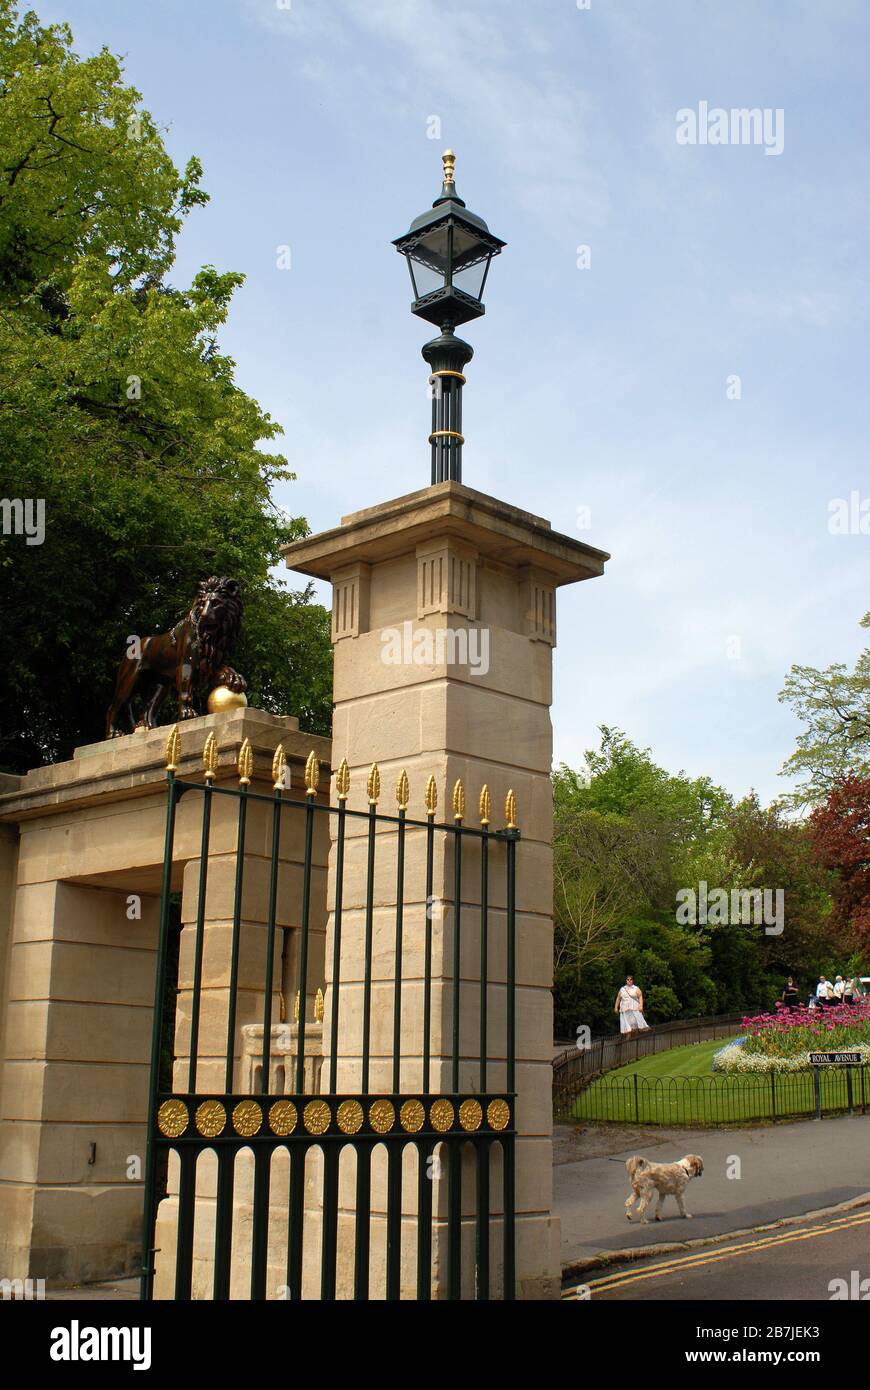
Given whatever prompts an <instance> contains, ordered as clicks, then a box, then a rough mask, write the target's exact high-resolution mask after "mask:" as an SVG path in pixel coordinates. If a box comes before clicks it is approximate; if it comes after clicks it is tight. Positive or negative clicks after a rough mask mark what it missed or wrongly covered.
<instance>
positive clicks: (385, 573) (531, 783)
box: [285, 482, 608, 1298]
mask: <svg viewBox="0 0 870 1390" xmlns="http://www.w3.org/2000/svg"><path fill="white" fill-rule="evenodd" d="M285 558H286V560H287V564H288V566H289V567H290V568H291V569H294V570H297V571H300V572H301V573H303V574H306V575H311V576H316V577H318V578H323V579H329V580H330V581H331V582H332V585H333V594H334V603H333V623H332V636H333V642H334V648H335V684H334V698H335V718H334V724H333V764H334V766H337V765H338V764H339V762H340V760H341V759H342V758H346V759H347V762H348V765H349V767H350V774H351V790H350V796H349V799H348V806H349V807H352V808H354V809H358V810H363V809H365V807H366V804H367V796H366V778H367V774H368V771H369V768H370V767H371V764H372V763H373V762H377V763H378V765H379V768H380V773H381V779H382V788H383V792H382V799H381V809H383V810H384V811H385V812H386V813H387V814H394V813H395V809H396V803H395V800H394V797H393V794H392V793H393V787H394V786H395V784H396V780H397V778H398V777H399V775H400V773H401V772H402V771H403V770H405V771H407V774H408V777H409V780H410V785H411V802H410V808H409V815H410V816H413V817H416V818H417V819H423V818H424V815H425V812H424V807H423V792H424V787H425V784H426V781H427V779H428V777H429V776H430V775H433V776H434V778H435V781H436V785H437V790H438V796H439V807H440V810H439V819H440V818H442V817H443V818H444V819H447V820H449V819H450V817H451V814H452V811H451V803H450V797H451V792H452V788H453V786H454V784H455V782H456V781H457V779H461V780H462V782H463V784H464V787H465V789H466V795H467V812H466V819H467V822H468V823H469V824H478V820H477V802H478V796H479V793H480V789H481V787H482V786H483V785H484V784H486V785H487V786H488V787H489V789H490V792H491V795H492V804H493V818H492V820H493V825H494V826H496V827H497V826H502V825H504V824H505V822H504V817H503V812H502V807H503V804H504V798H505V794H506V792H507V791H508V789H509V788H513V790H514V791H515V793H516V798H517V804H518V808H519V810H518V817H517V823H518V825H519V827H520V829H521V832H522V840H521V842H520V844H519V846H518V849H517V919H516V924H517V993H516V1017H517V1074H516V1085H517V1096H518V1099H517V1129H518V1134H519V1138H518V1145H517V1185H516V1198H517V1290H518V1293H519V1296H520V1297H526V1298H540V1297H555V1296H556V1295H557V1294H558V1289H559V1262H558V1249H559V1241H558V1228H557V1223H556V1221H555V1219H554V1218H553V1217H552V1216H551V1210H550V1209H551V1183H552V1145H551V1127H552V1125H551V1114H552V1110H551V1065H550V1062H551V1056H552V1039H553V1033H552V996H551V986H552V965H553V925H552V885H553V875H552V853H551V841H552V804H551V789H550V770H551V759H552V733H551V724H550V715H549V706H550V702H551V688H552V649H553V647H554V645H555V642H556V612H555V591H556V589H557V588H558V587H560V586H561V585H565V584H571V583H575V582H577V581H579V580H583V579H589V578H592V577H594V576H596V575H600V574H601V573H602V572H603V568H604V562H605V561H606V559H607V558H608V557H607V555H606V554H605V553H604V552H602V551H599V550H595V549H593V548H592V547H591V546H588V545H585V544H582V543H580V542H578V541H576V540H573V539H572V538H570V537H568V536H562V535H559V534H557V533H555V532H553V531H552V530H551V528H550V526H549V523H548V522H546V521H544V520H543V519H542V518H540V517H536V516H533V515H531V514H530V513H528V512H524V511H521V510H519V509H517V508H515V507H512V506H509V505H507V504H506V503H503V502H499V501H497V500H496V499H494V498H491V497H487V496H484V495H483V494H481V493H478V492H475V491H473V490H472V489H471V488H467V487H464V486H463V485H462V484H459V483H453V482H446V483H439V484H436V485H435V486H433V487H429V488H425V489H423V490H421V491H420V492H416V493H412V494H410V495H408V496H406V497H400V498H397V499H395V500H394V501H390V502H386V503H384V504H382V505H381V506H377V507H372V508H369V509H367V510H365V511H362V512H356V513H354V514H353V515H351V516H347V517H344V518H343V520H342V523H341V525H340V526H339V527H336V528H335V529H334V530H332V531H328V532H325V533H322V534H321V535H317V536H312V537H309V538H307V539H305V540H302V541H298V542H296V543H294V544H293V545H291V546H288V547H287V549H286V550H285ZM365 831H366V827H365V824H364V823H363V822H362V821H360V820H354V821H352V822H349V825H348V840H347V852H346V860H345V877H344V899H343V907H344V912H343V929H342V965H341V989H340V1014H339V1017H340V1030H339V1046H338V1057H337V1067H336V1074H335V1075H334V1076H333V1075H331V1074H330V1068H329V1065H328V1064H327V1063H325V1064H324V1072H323V1089H324V1090H325V1091H326V1090H329V1091H338V1092H341V1091H344V1090H352V1089H354V1088H356V1087H358V1086H359V1085H360V1079H361V1037H362V993H363V944H362V943H363V935H364V930H365V903H366V881H367V853H366V843H365ZM394 841H395V832H394V831H393V830H392V829H391V828H387V829H385V830H383V831H380V832H379V833H378V835H377V840H376V845H377V848H376V869H375V895H374V902H375V910H374V920H373V939H374V951H373V962H374V965H373V977H374V978H373V986H372V1005H373V1008H372V1031H371V1054H370V1055H371V1069H370V1078H369V1089H370V1090H371V1091H377V1090H379V1089H385V1090H388V1091H391V1090H392V1084H391V1079H390V1078H391V1070H392V1059H393V1046H392V1000H393V974H392V965H393V959H394V958H393V939H394V934H395V907H394V904H395V896H394V894H395V869H394V864H395V852H394V850H395V844H394ZM424 844H425V834H424V832H410V833H409V835H408V842H407V847H406V881H405V928H404V942H403V949H404V959H403V979H404V988H403V1016H402V1033H401V1053H402V1068H401V1089H403V1090H406V1091H407V1090H414V1089H417V1088H419V1087H420V1085H421V1080H422V1060H421V1059H422V991H423V966H422V942H423V934H424V929H425V920H426V910H427V904H426V892H425V874H424V853H425V849H424ZM463 852H464V855H465V862H464V865H463V880H462V883H463V889H462V903H463V908H462V912H463V923H465V922H466V920H472V921H473V919H474V917H475V910H476V911H477V917H478V918H479V901H480V899H479V884H480V869H479V849H477V848H476V847H474V846H471V845H467V847H466V848H465V849H464V851H463ZM503 856H504V849H503V847H502V846H500V845H496V846H493V847H492V881H491V886H490V895H489V904H490V927H489V934H490V961H489V978H490V981H491V988H490V992H489V1011H488V1018H489V1028H488V1054H489V1057H490V1059H491V1060H490V1065H489V1069H488V1077H487V1083H488V1086H489V1088H490V1089H491V1090H495V1089H498V1088H503V1087H504V1086H505V1082H506V1074H505V1056H506V1051H505V1041H504V1039H505V1002H506V988H505V982H506V958H505V939H504V928H505V921H506V898H505V877H504V858H503ZM334 880H335V847H333V851H332V854H331V858H330V901H331V903H332V901H333V900H334V891H335V881H334ZM453 895H454V884H453V858H452V847H450V850H449V851H448V852H447V853H445V851H444V846H443V842H441V837H439V849H438V852H437V854H436V862H435V866H434V883H433V902H432V903H431V904H430V905H429V908H430V911H431V913H432V920H433V1023H432V1033H431V1039H432V1055H433V1061H432V1071H431V1077H430V1086H431V1089H432V1090H433V1091H434V1090H437V1089H446V1090H449V1089H451V1081H450V1054H451V1027H452V1011H453V993H452V990H453V985H452V951H453V930H454V922H453V905H452V903H453ZM333 929H334V919H333V917H332V916H330V919H329V925H328V928H327V942H326V971H327V990H326V1023H325V1026H326V1030H327V1033H328V1030H329V1024H330V1017H331V1010H332V1008H333V998H332V993H333V992H332V988H331V979H330V972H331V961H332V947H333ZM461 939H462V944H463V954H462V962H461V977H462V981H463V984H462V992H461V1009H460V1020H461V1021H460V1053H461V1064H460V1089H464V1088H467V1089H470V1090H476V1089H478V1085H479V1065H478V1056H479V1052H478V1046H477V1038H478V1028H479V1013H478V1009H479V985H478V981H479V978H480V976H479V956H478V955H477V940H478V939H477V937H476V934H475V931H474V929H473V928H471V929H468V930H466V928H465V926H464V925H463V933H462V938H461ZM376 1167H377V1165H375V1169H376ZM381 1187H382V1174H380V1173H379V1172H377V1171H375V1170H373V1210H374V1211H378V1210H383V1206H382V1205H381V1206H380V1207H379V1205H378V1203H379V1200H380V1198H379V1196H378V1193H379V1189H381ZM443 1187H444V1184H443V1183H442V1182H439V1181H438V1180H437V1179H436V1182H435V1192H434V1194H433V1202H434V1210H435V1211H436V1213H437V1214H438V1222H437V1223H436V1231H435V1237H434V1249H435V1256H434V1267H435V1273H434V1292H435V1295H436V1296H439V1295H440V1294H442V1293H443V1289H444V1277H443V1272H442V1269H443V1266H442V1262H441V1259H440V1255H439V1251H440V1248H441V1246H442V1244H443V1216H444V1212H445V1202H444V1195H445V1194H444V1191H443ZM496 1193H497V1188H496V1187H494V1190H493V1204H492V1211H493V1213H494V1215H495V1217H496V1224H497V1217H498V1214H499V1212H500V1210H501V1206H500V1195H496ZM403 1207H404V1210H405V1211H409V1212H411V1213H413V1210H414V1190H413V1184H411V1187H410V1190H409V1188H408V1185H407V1184H406V1188H405V1195H404V1198H403ZM464 1210H466V1211H467V1212H468V1214H469V1215H468V1223H467V1227H466V1228H465V1229H464V1232H463V1244H464V1246H467V1249H468V1250H469V1251H470V1250H471V1243H472V1234H473V1232H472V1220H471V1212H472V1211H473V1206H472V1204H471V1199H470V1194H469V1202H468V1204H467V1205H465V1203H464ZM352 1216H353V1191H352V1187H351V1185H350V1184H349V1183H348V1184H347V1185H344V1184H343V1185H342V1213H341V1221H340V1231H341V1230H342V1229H343V1227H344V1226H347V1227H349V1228H352ZM381 1247H382V1240H381V1238H380V1235H379V1232H378V1231H377V1229H375V1230H373V1234H372V1249H373V1268H372V1288H373V1289H375V1288H377V1287H379V1284H380V1273H381V1271H380V1269H379V1267H378V1260H379V1257H378V1254H377V1251H378V1250H379V1249H380V1248H381ZM350 1249H351V1242H350V1236H349V1238H348V1242H346V1243H344V1244H341V1243H340V1265H339V1287H347V1285H348V1270H347V1268H346V1265H347V1261H348V1260H349V1259H350V1253H349V1252H350ZM494 1262H495V1256H494ZM463 1264H464V1268H465V1271H466V1282H467V1279H468V1277H470V1275H469V1273H468V1272H469V1264H470V1260H469V1258H464V1259H463ZM413 1278H414V1274H413V1267H412V1266H409V1269H408V1272H407V1274H406V1275H404V1276H403V1296H404V1295H405V1294H407V1296H413ZM408 1281H410V1283H409V1282H408ZM472 1295H473V1290H471V1289H470V1287H469V1288H465V1289H464V1296H472Z"/></svg>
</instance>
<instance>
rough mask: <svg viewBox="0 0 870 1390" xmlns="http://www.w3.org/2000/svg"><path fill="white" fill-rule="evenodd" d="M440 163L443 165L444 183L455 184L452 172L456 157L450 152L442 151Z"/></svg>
mask: <svg viewBox="0 0 870 1390" xmlns="http://www.w3.org/2000/svg"><path fill="white" fill-rule="evenodd" d="M441 163H442V164H443V165H444V182H445V183H453V182H455V178H454V173H453V171H454V169H455V167H456V155H455V154H454V153H453V151H452V150H445V151H444V153H443V154H442V156H441Z"/></svg>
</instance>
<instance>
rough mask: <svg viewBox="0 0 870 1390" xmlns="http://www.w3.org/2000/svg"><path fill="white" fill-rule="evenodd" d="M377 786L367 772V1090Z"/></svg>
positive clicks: (364, 1062) (364, 1067)
mask: <svg viewBox="0 0 870 1390" xmlns="http://www.w3.org/2000/svg"><path fill="white" fill-rule="evenodd" d="M377 793H378V788H377V787H376V785H375V783H374V781H373V774H371V773H370V774H369V788H368V795H369V834H368V861H367V865H366V925H365V956H364V963H363V1020H362V1023H363V1034H362V1081H361V1083H360V1088H361V1090H363V1091H367V1090H368V1088H369V1048H370V1046H371V1036H372V928H373V920H374V897H375V838H376V836H375V822H376V820H377V816H376V813H375V805H376V801H375V800H374V799H373V797H374V798H376V797H377Z"/></svg>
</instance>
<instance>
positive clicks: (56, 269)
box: [0, 0, 331, 771]
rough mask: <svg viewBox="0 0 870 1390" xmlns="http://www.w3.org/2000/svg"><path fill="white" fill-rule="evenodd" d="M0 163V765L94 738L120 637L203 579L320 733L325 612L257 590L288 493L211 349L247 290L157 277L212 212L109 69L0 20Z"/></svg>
mask: <svg viewBox="0 0 870 1390" xmlns="http://www.w3.org/2000/svg"><path fill="white" fill-rule="evenodd" d="M0 152H2V153H0V496H2V498H4V499H7V500H8V501H11V503H12V504H13V505H12V507H6V508H5V509H4V515H3V523H4V524H3V532H4V534H2V535H0V584H2V594H3V600H2V602H3V616H2V623H0V766H2V767H5V768H7V769H8V770H10V771H18V770H23V769H25V768H27V767H29V766H32V765H33V764H34V763H38V762H42V761H45V760H52V759H56V758H60V757H65V756H68V755H69V753H70V751H71V749H72V748H73V747H74V746H75V745H76V744H77V743H81V742H86V741H88V740H90V739H97V738H100V737H102V721H103V712H104V710H105V708H106V705H107V704H108V701H109V698H110V695H111V687H112V682H113V680H114V673H115V670H116V667H117V664H118V661H119V659H120V656H121V654H122V652H123V650H124V644H125V641H126V639H127V637H129V636H131V635H133V634H136V635H140V636H145V635H147V634H148V633H150V632H153V631H157V630H160V629H164V628H166V627H168V626H170V625H171V624H172V623H173V622H174V621H175V620H176V619H177V618H178V617H179V616H180V615H181V614H182V613H184V612H185V611H186V610H187V608H188V607H189V604H190V601H191V598H192V596H193V593H194V589H195V585H196V582H197V580H198V579H200V578H201V577H203V576H205V575H207V574H210V573H223V574H230V575H232V576H233V577H235V578H238V579H240V580H241V581H242V584H243V592H244V598H245V605H246V608H245V621H244V630H243V638H242V642H241V644H240V647H239V650H238V651H237V652H236V655H235V658H234V660H235V664H236V665H237V666H238V668H239V669H240V670H241V671H242V672H243V673H244V674H245V675H246V676H247V678H248V681H249V684H250V687H251V691H250V698H251V699H252V702H253V703H255V704H258V705H260V706H261V707H263V708H266V709H271V710H274V711H276V712H280V713H294V714H298V715H299V716H300V718H301V721H302V724H303V727H307V728H309V729H312V730H316V731H318V732H325V731H327V730H328V727H329V722H330V713H331V694H330V685H331V677H330V668H331V661H330V652H329V623H328V617H327V614H326V613H325V610H324V609H323V608H322V607H320V606H318V605H316V604H314V603H313V602H311V594H310V591H309V590H305V591H303V592H301V593H293V592H290V591H289V590H288V589H287V588H286V586H285V585H284V584H283V583H281V582H280V581H276V580H275V579H273V578H272V577H270V574H269V570H270V567H271V566H273V565H275V564H276V563H277V562H278V560H279V551H280V547H281V545H282V544H284V543H286V542H287V541H289V540H292V539H294V538H296V537H298V536H300V535H304V534H305V533H306V531H307V527H306V524H305V522H304V521H303V520H302V519H298V518H297V519H294V518H290V517H285V516H283V515H281V514H280V513H279V512H278V511H277V510H276V508H275V507H274V506H273V504H272V502H271V492H272V488H273V486H274V485H275V483H277V482H279V481H281V480H286V479H290V478H292V477H293V476H294V475H293V474H292V473H291V472H290V471H289V468H288V465H287V461H286V459H285V458H284V457H283V456H282V455H280V454H277V453H264V452H262V450H261V448H260V446H261V444H262V443H264V442H268V441H271V440H273V439H274V438H275V437H276V436H277V435H278V434H280V433H281V430H280V426H279V425H278V424H276V422H275V421H273V420H272V419H271V418H270V417H269V415H268V414H266V413H265V412H263V411H262V410H261V409H260V407H259V405H258V404H257V402H256V401H254V400H253V399H251V397H249V396H248V395H246V394H245V393H244V392H243V391H241V390H240V389H239V387H238V386H237V385H236V384H235V381H234V369H235V364H234V362H233V360H232V359H231V358H230V357H228V356H226V355H225V354H223V353H221V351H220V348H219V345H218V334H219V330H220V328H221V326H222V324H223V323H224V322H225V320H226V317H227V313H228V310H229V305H230V300H231V297H232V295H233V292H234V291H235V290H236V289H237V288H238V286H239V285H240V284H241V283H242V280H243V276H241V275H239V274H236V273H233V272H224V273H221V272H218V271H217V270H216V269H215V268H214V267H212V266H206V267H204V268H203V269H202V270H201V271H200V272H199V273H198V274H197V275H196V276H195V277H194V279H193V283H192V284H191V285H190V286H189V287H188V288H186V289H184V288H178V287H176V286H173V285H172V284H170V283H169V281H168V279H167V276H168V273H169V271H170V269H171V266H172V263H173V258H174V251H175V239H176V236H177V234H178V231H179V229H180V227H181V225H182V222H183V219H184V217H185V216H186V215H187V214H188V213H189V212H190V210H191V209H192V208H194V207H196V206H198V205H201V204H204V203H205V202H206V201H207V195H206V194H205V193H203V192H202V191H201V189H200V187H199V179H200V174H201V170H200V166H199V163H198V161H197V160H196V159H195V158H194V159H191V160H189V162H188V164H187V167H186V169H185V170H184V172H179V170H178V169H177V168H176V167H175V165H174V164H173V162H172V160H171V159H170V157H169V155H168V153H167V151H166V148H165V146H164V144H163V140H162V137H161V133H160V130H159V129H158V127H157V125H156V123H155V121H154V120H153V118H152V117H151V116H150V115H149V113H148V112H147V111H145V110H144V109H143V108H142V106H141V98H140V94H139V93H138V92H137V91H136V90H135V89H134V88H132V87H130V86H127V85H125V83H124V81H123V77H122V71H121V66H120V64H119V62H118V60H117V59H116V58H115V57H114V56H113V55H112V54H110V53H109V52H108V51H106V50H105V49H104V50H103V51H102V52H101V53H99V54H98V55H97V56H96V57H93V58H88V59H81V58H79V57H78V56H77V55H76V54H75V53H74V51H73V48H72V35H71V33H70V30H69V28H68V27H67V26H66V25H49V26H43V25H41V24H40V23H39V21H38V19H37V18H36V16H35V15H34V14H32V13H30V12H28V13H26V14H23V15H20V14H19V12H18V10H17V7H16V5H15V4H14V3H12V0H0ZM27 499H29V500H30V502H31V504H33V505H34V508H35V506H36V504H37V503H42V504H44V539H43V540H42V543H29V540H36V539H38V537H37V536H36V534H35V533H34V534H33V535H32V536H30V537H28V536H27V535H26V534H23V533H22V527H21V516H22V514H21V512H20V511H19V514H18V517H17V519H16V514H15V511H14V510H13V508H14V506H18V505H19V504H21V503H23V502H24V501H25V500H27ZM36 516H38V512H36V511H35V510H34V511H32V512H31V518H34V517H36Z"/></svg>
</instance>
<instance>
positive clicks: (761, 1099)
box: [557, 1067, 870, 1128]
mask: <svg viewBox="0 0 870 1390" xmlns="http://www.w3.org/2000/svg"><path fill="white" fill-rule="evenodd" d="M560 1100H561V1107H560V1109H559V1110H558V1111H557V1115H558V1116H559V1117H560V1118H563V1119H573V1120H603V1121H611V1122H615V1123H621V1124H647V1125H667V1126H671V1127H675V1128H680V1127H683V1126H685V1127H687V1128H691V1127H692V1126H695V1125H698V1126H706V1125H738V1124H744V1123H746V1122H751V1121H756V1120H782V1119H794V1118H797V1117H799V1116H802V1115H804V1116H810V1115H816V1116H818V1117H821V1116H822V1115H824V1114H840V1113H843V1112H848V1113H850V1114H851V1113H853V1112H854V1111H856V1110H859V1111H860V1112H861V1113H862V1114H864V1113H865V1112H866V1108H867V1104H868V1102H870V1083H868V1082H866V1081H865V1069H864V1068H863V1067H854V1068H853V1067H831V1068H825V1069H820V1070H817V1071H816V1072H815V1073H813V1072H784V1073H776V1072H771V1073H769V1074H768V1075H756V1074H753V1073H743V1074H736V1075H731V1076H720V1075H715V1074H714V1075H711V1076H660V1077H644V1076H638V1074H637V1073H636V1072H633V1073H630V1074H629V1075H627V1076H601V1077H598V1078H597V1079H594V1080H591V1081H589V1082H588V1083H587V1084H586V1085H585V1086H582V1087H579V1088H578V1089H577V1090H576V1091H575V1092H574V1094H573V1095H570V1096H569V1095H567V1094H563V1095H562V1096H561V1097H560Z"/></svg>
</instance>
